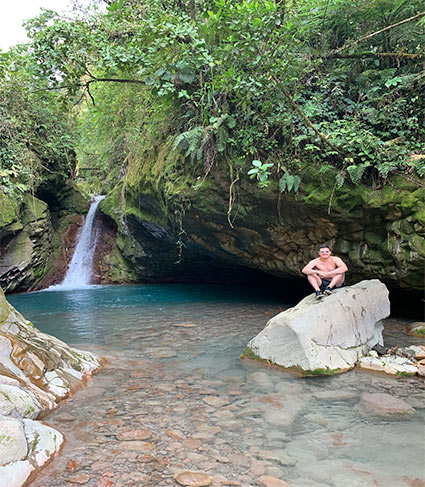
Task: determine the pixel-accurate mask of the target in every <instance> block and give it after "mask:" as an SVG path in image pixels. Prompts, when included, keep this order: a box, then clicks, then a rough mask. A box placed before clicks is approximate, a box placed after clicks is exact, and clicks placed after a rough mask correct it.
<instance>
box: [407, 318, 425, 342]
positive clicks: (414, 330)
mask: <svg viewBox="0 0 425 487" xmlns="http://www.w3.org/2000/svg"><path fill="white" fill-rule="evenodd" d="M407 333H408V334H409V335H412V336H415V337H421V338H424V339H425V322H424V321H415V322H414V323H412V324H411V325H409V327H408V329H407Z"/></svg>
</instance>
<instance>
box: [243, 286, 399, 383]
mask: <svg viewBox="0 0 425 487" xmlns="http://www.w3.org/2000/svg"><path fill="white" fill-rule="evenodd" d="M389 314H390V302H389V299H388V290H387V289H386V287H385V285H384V284H382V283H381V282H380V281H378V280H377V279H375V280H371V281H362V282H359V283H358V284H355V285H354V286H350V287H347V288H342V289H338V290H335V291H334V294H332V295H331V296H327V297H326V298H325V299H322V300H319V301H317V300H316V299H315V297H314V295H310V296H307V297H306V298H304V299H303V300H302V301H301V302H300V303H298V304H297V306H295V307H294V308H290V309H288V310H286V311H284V312H282V313H280V314H278V315H277V316H275V317H274V318H272V319H271V320H270V321H269V322H268V323H267V325H266V327H265V328H264V330H263V331H261V332H260V333H259V334H258V335H257V336H256V337H255V338H253V339H252V340H251V341H250V342H249V343H248V346H247V349H246V351H245V353H244V355H245V356H246V357H249V358H259V359H261V360H266V361H267V362H270V363H273V364H276V365H280V366H282V367H286V368H293V369H296V370H300V371H301V372H302V373H303V374H304V375H331V374H335V373H340V372H344V371H346V370H349V369H352V368H353V367H354V366H355V364H356V362H357V361H358V360H359V358H360V357H362V356H363V355H364V354H365V353H367V352H368V351H369V350H370V348H371V347H373V346H374V345H376V344H377V343H380V344H382V343H383V339H382V329H383V325H382V323H381V321H380V320H382V319H384V318H386V317H388V316H389Z"/></svg>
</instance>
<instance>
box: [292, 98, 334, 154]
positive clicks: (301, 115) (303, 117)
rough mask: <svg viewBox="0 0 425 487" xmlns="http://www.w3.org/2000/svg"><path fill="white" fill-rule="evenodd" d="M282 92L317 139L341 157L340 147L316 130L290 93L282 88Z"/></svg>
mask: <svg viewBox="0 0 425 487" xmlns="http://www.w3.org/2000/svg"><path fill="white" fill-rule="evenodd" d="M284 93H285V96H286V97H287V98H288V100H289V102H290V104H291V105H292V107H293V108H294V110H295V111H296V112H297V113H298V115H299V116H300V117H301V118H302V119H303V120H304V122H305V123H306V124H307V125H308V126H309V127H310V128H311V130H313V132H314V133H315V134H316V135H317V136H318V137H319V139H320V140H321V141H322V142H323V143H324V144H325V145H327V146H329V147H330V148H331V149H332V150H333V151H335V152H336V153H337V154H338V156H339V157H340V158H341V159H343V156H342V154H343V151H342V149H340V148H339V147H337V146H335V145H333V144H332V142H329V140H328V138H327V137H326V135H325V134H324V133H323V132H320V130H318V129H317V128H316V127H315V126H314V125H313V123H312V122H311V120H310V119H309V118H308V117H307V116H306V115H305V114H304V113H303V112H302V110H301V109H300V107H299V106H298V105H297V104H296V103H295V101H294V100H293V99H292V97H291V95H290V94H289V93H287V92H286V90H284Z"/></svg>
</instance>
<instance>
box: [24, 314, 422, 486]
mask: <svg viewBox="0 0 425 487" xmlns="http://www.w3.org/2000/svg"><path fill="white" fill-rule="evenodd" d="M265 311H266V309H265V308H264V306H254V305H252V306H251V307H249V308H247V307H242V306H241V307H237V306H234V307H233V313H232V314H229V313H228V312H229V309H228V308H226V307H224V308H223V307H222V308H221V312H220V311H218V310H217V309H215V310H214V312H212V310H211V309H209V310H207V311H205V310H204V315H203V316H200V315H198V316H197V318H196V319H195V320H190V321H188V320H181V321H176V320H174V321H173V320H171V321H168V326H165V324H164V323H163V322H162V320H161V323H159V324H158V323H157V325H156V326H152V327H148V328H144V329H143V330H140V331H139V332H138V333H135V332H133V333H132V334H130V333H129V332H128V331H126V330H115V332H114V343H116V341H117V340H119V341H120V344H121V347H122V349H123V350H122V351H118V350H117V351H115V352H114V351H113V350H112V349H111V348H109V347H108V348H92V349H91V350H92V352H95V353H96V354H99V355H102V356H105V355H106V356H108V360H109V363H108V364H107V366H106V367H105V369H104V370H103V372H102V373H101V374H100V375H98V376H97V377H96V380H95V381H92V382H91V383H90V384H89V385H88V387H87V388H85V389H84V390H82V391H80V392H79V393H78V394H77V395H76V396H75V397H73V398H71V399H69V400H68V401H67V402H66V403H64V404H63V406H62V407H61V408H60V409H59V410H57V411H55V412H53V413H51V414H50V415H49V417H48V418H47V422H48V424H49V425H51V426H53V427H54V428H58V429H60V430H61V431H62V432H63V433H64V435H65V437H66V439H67V441H66V444H65V447H64V450H63V453H62V455H61V456H60V457H59V458H58V459H57V460H56V461H55V462H54V463H52V464H51V465H50V466H49V467H47V469H45V470H44V471H43V472H42V473H41V475H40V476H39V477H38V478H37V479H36V480H35V481H34V483H33V484H32V486H33V487H63V486H64V485H67V486H68V485H69V486H71V485H86V486H88V487H112V486H113V487H130V486H149V487H150V486H153V485H155V486H158V487H166V486H170V487H171V486H176V485H178V483H177V480H178V479H180V480H182V479H183V480H182V481H184V479H186V481H188V482H189V483H186V484H184V483H183V485H211V486H213V487H218V486H241V487H250V486H255V485H259V486H265V487H283V486H286V485H287V484H289V485H290V486H291V487H306V486H313V487H325V486H326V487H328V486H333V487H342V486H344V485H350V486H359V487H360V486H362V487H364V486H366V485H376V486H386V485H391V486H392V487H412V486H415V487H416V486H419V485H422V483H421V482H422V480H421V476H422V474H421V473H422V472H423V451H424V445H423V425H424V417H425V415H424V413H425V410H424V407H425V386H424V382H423V379H420V378H407V379H406V378H404V379H402V380H398V379H394V378H388V377H385V376H383V375H378V374H374V373H370V372H362V371H356V370H355V371H351V372H349V373H347V374H343V375H341V376H335V377H327V378H319V379H318V378H308V379H305V378H298V377H295V376H293V375H291V374H289V373H287V372H283V371H281V370H279V369H276V368H271V367H267V366H264V365H261V364H258V363H253V362H251V361H240V360H238V359H237V358H235V357H236V354H233V356H234V358H231V359H227V360H226V361H225V360H224V359H223V356H224V355H229V354H232V350H233V349H234V348H235V344H236V343H238V342H239V341H240V340H239V338H238V336H239V335H240V333H241V329H240V322H241V318H242V317H243V326H244V327H245V331H244V332H245V333H247V332H248V333H250V331H252V330H253V329H254V327H255V321H256V320H257V321H258V320H259V319H261V315H263V316H264V312H265ZM274 311H277V310H271V309H270V308H268V310H267V311H266V312H267V313H272V314H273V312H274ZM226 312H227V317H228V318H227V325H226V338H227V339H226V340H224V341H223V339H222V338H220V337H222V336H223V325H222V323H221V320H222V319H223V318H224V317H225V316H226ZM166 314H167V312H166ZM150 318H151V317H150V316H145V317H144V319H147V320H149V319H150ZM169 318H170V316H169ZM263 319H264V318H263ZM385 325H386V328H385V335H384V336H385V339H386V341H387V343H388V345H389V346H391V345H392V344H393V340H394V339H396V338H397V337H398V339H400V330H397V328H405V327H406V324H404V323H403V322H400V321H398V320H386V321H385ZM407 339H408V340H412V341H414V340H420V339H418V338H417V339H415V338H413V339H411V337H407ZM235 342H236V343H235ZM219 343H222V350H221V351H217V350H215V349H216V347H217V346H218V345H219ZM243 343H244V342H243V340H242V341H241V346H243ZM416 343H418V342H416ZM84 346H85V348H87V346H86V345H84ZM112 348H113V347H112ZM236 349H237V345H236ZM188 471H189V472H201V473H202V474H203V476H199V475H194V474H187V473H186V474H185V475H183V476H182V475H180V476H179V474H181V473H182V472H188ZM191 475H192V476H191ZM176 479H177V480H176ZM187 479H189V480H187ZM202 482H203V483H202ZM206 482H208V483H206ZM285 482H286V483H285Z"/></svg>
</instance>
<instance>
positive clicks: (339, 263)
mask: <svg viewBox="0 0 425 487" xmlns="http://www.w3.org/2000/svg"><path fill="white" fill-rule="evenodd" d="M333 260H334V262H335V265H336V269H334V270H333V271H329V272H328V273H327V274H328V276H332V277H333V276H337V275H339V274H344V273H345V272H347V271H348V267H347V266H346V265H345V263H344V261H343V260H342V259H340V258H339V257H333Z"/></svg>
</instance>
